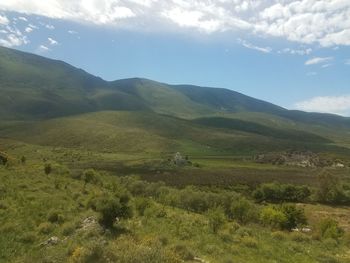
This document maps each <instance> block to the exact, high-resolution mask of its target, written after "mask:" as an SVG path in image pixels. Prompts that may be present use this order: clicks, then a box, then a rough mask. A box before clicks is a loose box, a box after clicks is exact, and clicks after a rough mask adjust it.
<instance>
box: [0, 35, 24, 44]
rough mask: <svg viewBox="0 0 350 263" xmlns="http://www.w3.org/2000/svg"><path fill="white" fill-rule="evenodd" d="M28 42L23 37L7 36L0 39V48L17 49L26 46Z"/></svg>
mask: <svg viewBox="0 0 350 263" xmlns="http://www.w3.org/2000/svg"><path fill="white" fill-rule="evenodd" d="M28 43H29V41H28V40H27V38H26V37H25V36H19V35H16V34H12V33H11V34H8V35H7V36H6V37H5V38H0V46H5V47H17V46H22V45H25V44H28Z"/></svg>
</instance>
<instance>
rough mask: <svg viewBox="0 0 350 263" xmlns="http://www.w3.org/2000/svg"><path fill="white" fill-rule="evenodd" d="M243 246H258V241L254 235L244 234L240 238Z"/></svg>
mask: <svg viewBox="0 0 350 263" xmlns="http://www.w3.org/2000/svg"><path fill="white" fill-rule="evenodd" d="M241 242H242V244H243V245H244V246H246V247H249V248H258V241H257V240H256V239H255V238H254V237H249V236H245V237H243V238H242V239H241Z"/></svg>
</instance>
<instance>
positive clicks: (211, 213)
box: [207, 207, 226, 233]
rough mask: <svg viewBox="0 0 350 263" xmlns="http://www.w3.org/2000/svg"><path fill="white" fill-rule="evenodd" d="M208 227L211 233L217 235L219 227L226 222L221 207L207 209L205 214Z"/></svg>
mask: <svg viewBox="0 0 350 263" xmlns="http://www.w3.org/2000/svg"><path fill="white" fill-rule="evenodd" d="M207 216H208V219H209V227H210V229H211V230H212V231H213V233H217V232H218V230H219V229H220V227H222V225H223V224H224V223H225V222H226V217H225V214H224V210H223V209H222V208H221V207H217V208H214V209H209V210H208V212H207Z"/></svg>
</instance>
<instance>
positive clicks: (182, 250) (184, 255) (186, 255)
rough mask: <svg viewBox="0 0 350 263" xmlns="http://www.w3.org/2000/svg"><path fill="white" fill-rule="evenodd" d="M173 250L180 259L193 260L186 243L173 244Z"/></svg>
mask: <svg viewBox="0 0 350 263" xmlns="http://www.w3.org/2000/svg"><path fill="white" fill-rule="evenodd" d="M173 250H174V252H175V253H176V254H177V255H178V256H179V257H180V258H181V259H182V260H185V261H189V260H194V254H193V252H192V251H191V250H190V249H189V248H188V247H187V246H186V245H182V244H177V245H175V246H174V248H173Z"/></svg>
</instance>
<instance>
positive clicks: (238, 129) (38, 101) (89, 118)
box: [0, 47, 350, 152]
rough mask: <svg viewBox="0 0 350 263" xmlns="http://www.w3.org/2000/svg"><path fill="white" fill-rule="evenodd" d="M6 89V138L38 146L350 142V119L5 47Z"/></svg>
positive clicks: (2, 87)
mask: <svg viewBox="0 0 350 263" xmlns="http://www.w3.org/2000/svg"><path fill="white" fill-rule="evenodd" d="M0 92H1V94H3V95H2V96H1V97H0V120H1V123H0V136H6V137H10V138H15V139H17V140H23V141H27V142H32V143H36V144H45V145H56V146H58V145H65V146H74V147H86V148H94V149H95V148H96V147H98V145H99V144H100V143H101V144H100V146H101V147H102V148H105V149H107V150H108V148H110V149H113V150H116V149H121V150H123V151H145V152H147V151H148V150H151V151H154V152H157V151H168V150H170V149H171V150H184V149H189V148H190V149H192V150H193V151H204V149H208V147H209V148H210V149H211V150H212V151H213V152H220V151H221V152H238V151H239V150H240V151H242V152H243V151H245V150H247V149H249V151H250V152H252V151H257V150H263V149H269V150H277V149H278V150H282V149H283V148H291V147H297V148H298V147H299V148H300V149H304V148H305V145H307V147H306V148H313V149H314V148H322V149H326V148H327V149H328V147H329V146H331V147H333V146H332V145H338V146H342V147H343V146H347V145H350V141H349V140H348V139H346V138H347V137H348V136H347V135H348V133H349V128H350V118H345V117H341V116H337V115H331V114H319V113H305V112H301V111H290V110H286V109H284V108H282V107H279V106H276V105H273V104H271V103H268V102H265V101H261V100H258V99H255V98H252V97H249V96H246V95H243V94H241V93H238V92H235V91H232V90H228V89H221V88H208V87H198V86H192V85H168V84H165V83H159V82H156V81H152V80H147V79H142V78H132V79H123V80H117V81H105V80H103V79H101V78H99V77H96V76H93V75H91V74H89V73H87V72H85V71H83V70H81V69H77V68H75V67H73V66H71V65H69V64H67V63H65V62H62V61H58V60H52V59H47V58H44V57H41V56H37V55H33V54H29V53H25V52H21V51H17V50H13V49H8V48H4V47H0ZM62 134H64V135H65V136H63V137H62ZM111 138H114V139H111ZM123 140H124V141H123ZM140 140H141V141H140ZM142 140H143V141H142ZM144 141H146V142H147V143H144ZM131 142H138V143H137V145H138V146H135V145H134V144H132V143H131ZM311 145H312V146H311ZM315 145H318V146H317V147H315ZM320 145H323V146H324V147H323V146H322V147H319V146H320ZM233 148H235V150H234V151H233V150H232V149H233Z"/></svg>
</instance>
